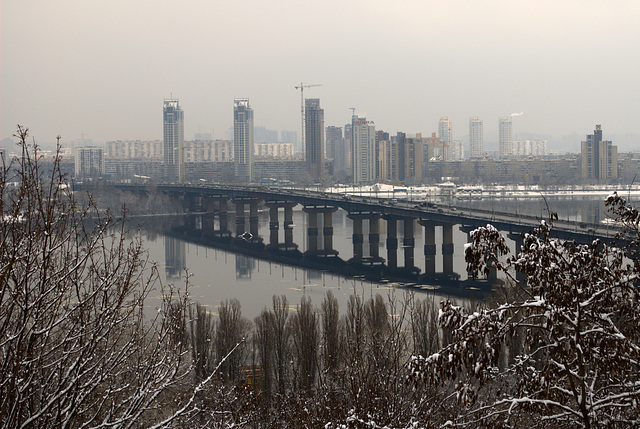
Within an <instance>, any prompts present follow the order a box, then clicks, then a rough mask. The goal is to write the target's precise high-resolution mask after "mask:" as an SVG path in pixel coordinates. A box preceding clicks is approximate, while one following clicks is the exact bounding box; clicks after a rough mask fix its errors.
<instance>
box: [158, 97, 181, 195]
mask: <svg viewBox="0 0 640 429" xmlns="http://www.w3.org/2000/svg"><path fill="white" fill-rule="evenodd" d="M162 117H163V125H164V169H165V171H164V175H165V179H166V180H169V181H172V182H174V181H177V182H184V112H183V111H182V109H181V108H180V103H179V102H178V100H164V107H163V109H162Z"/></svg>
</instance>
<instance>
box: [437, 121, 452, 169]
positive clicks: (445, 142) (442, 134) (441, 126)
mask: <svg viewBox="0 0 640 429" xmlns="http://www.w3.org/2000/svg"><path fill="white" fill-rule="evenodd" d="M438 137H439V138H440V140H441V141H442V148H443V152H444V153H442V154H440V155H441V156H442V159H444V160H445V161H452V160H453V152H454V151H453V148H452V146H451V143H452V141H453V126H452V124H451V119H449V118H447V117H443V118H440V120H439V121H438Z"/></svg>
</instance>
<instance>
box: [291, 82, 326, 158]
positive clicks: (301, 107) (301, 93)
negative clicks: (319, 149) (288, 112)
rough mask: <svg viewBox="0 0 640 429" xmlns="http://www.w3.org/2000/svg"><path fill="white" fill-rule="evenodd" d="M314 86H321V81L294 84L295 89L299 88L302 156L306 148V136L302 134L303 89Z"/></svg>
mask: <svg viewBox="0 0 640 429" xmlns="http://www.w3.org/2000/svg"><path fill="white" fill-rule="evenodd" d="M314 86H322V84H321V83H302V82H300V85H299V86H298V85H296V87H295V88H296V89H299V90H300V132H301V135H300V141H302V156H303V157H304V151H305V150H306V147H305V146H306V143H307V142H306V136H305V135H304V89H305V88H313V87H314Z"/></svg>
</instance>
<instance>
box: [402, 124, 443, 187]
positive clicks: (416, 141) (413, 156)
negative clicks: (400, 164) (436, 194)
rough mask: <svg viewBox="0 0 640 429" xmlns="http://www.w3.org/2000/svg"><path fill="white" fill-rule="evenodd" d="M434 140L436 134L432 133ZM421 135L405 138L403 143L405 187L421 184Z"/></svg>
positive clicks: (422, 151)
mask: <svg viewBox="0 0 640 429" xmlns="http://www.w3.org/2000/svg"><path fill="white" fill-rule="evenodd" d="M432 137H433V138H436V133H433V135H432ZM424 140H425V139H423V138H422V134H420V133H418V134H416V136H415V137H407V138H406V139H405V143H404V168H405V171H404V183H405V184H407V185H417V184H420V183H422V164H423V160H424V150H423V143H424Z"/></svg>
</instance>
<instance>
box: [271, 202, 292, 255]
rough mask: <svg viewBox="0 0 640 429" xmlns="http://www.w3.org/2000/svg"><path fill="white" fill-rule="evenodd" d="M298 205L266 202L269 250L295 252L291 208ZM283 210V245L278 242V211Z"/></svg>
mask: <svg viewBox="0 0 640 429" xmlns="http://www.w3.org/2000/svg"><path fill="white" fill-rule="evenodd" d="M297 204H298V203H294V202H291V201H267V202H265V205H266V206H267V207H268V208H269V248H271V249H278V250H284V251H287V250H296V249H297V248H298V246H297V245H296V244H295V243H294V242H293V207H294V206H295V205H297ZM280 208H284V222H283V227H284V243H280V242H279V235H280V232H279V231H280V223H279V221H278V210H279V209H280Z"/></svg>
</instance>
